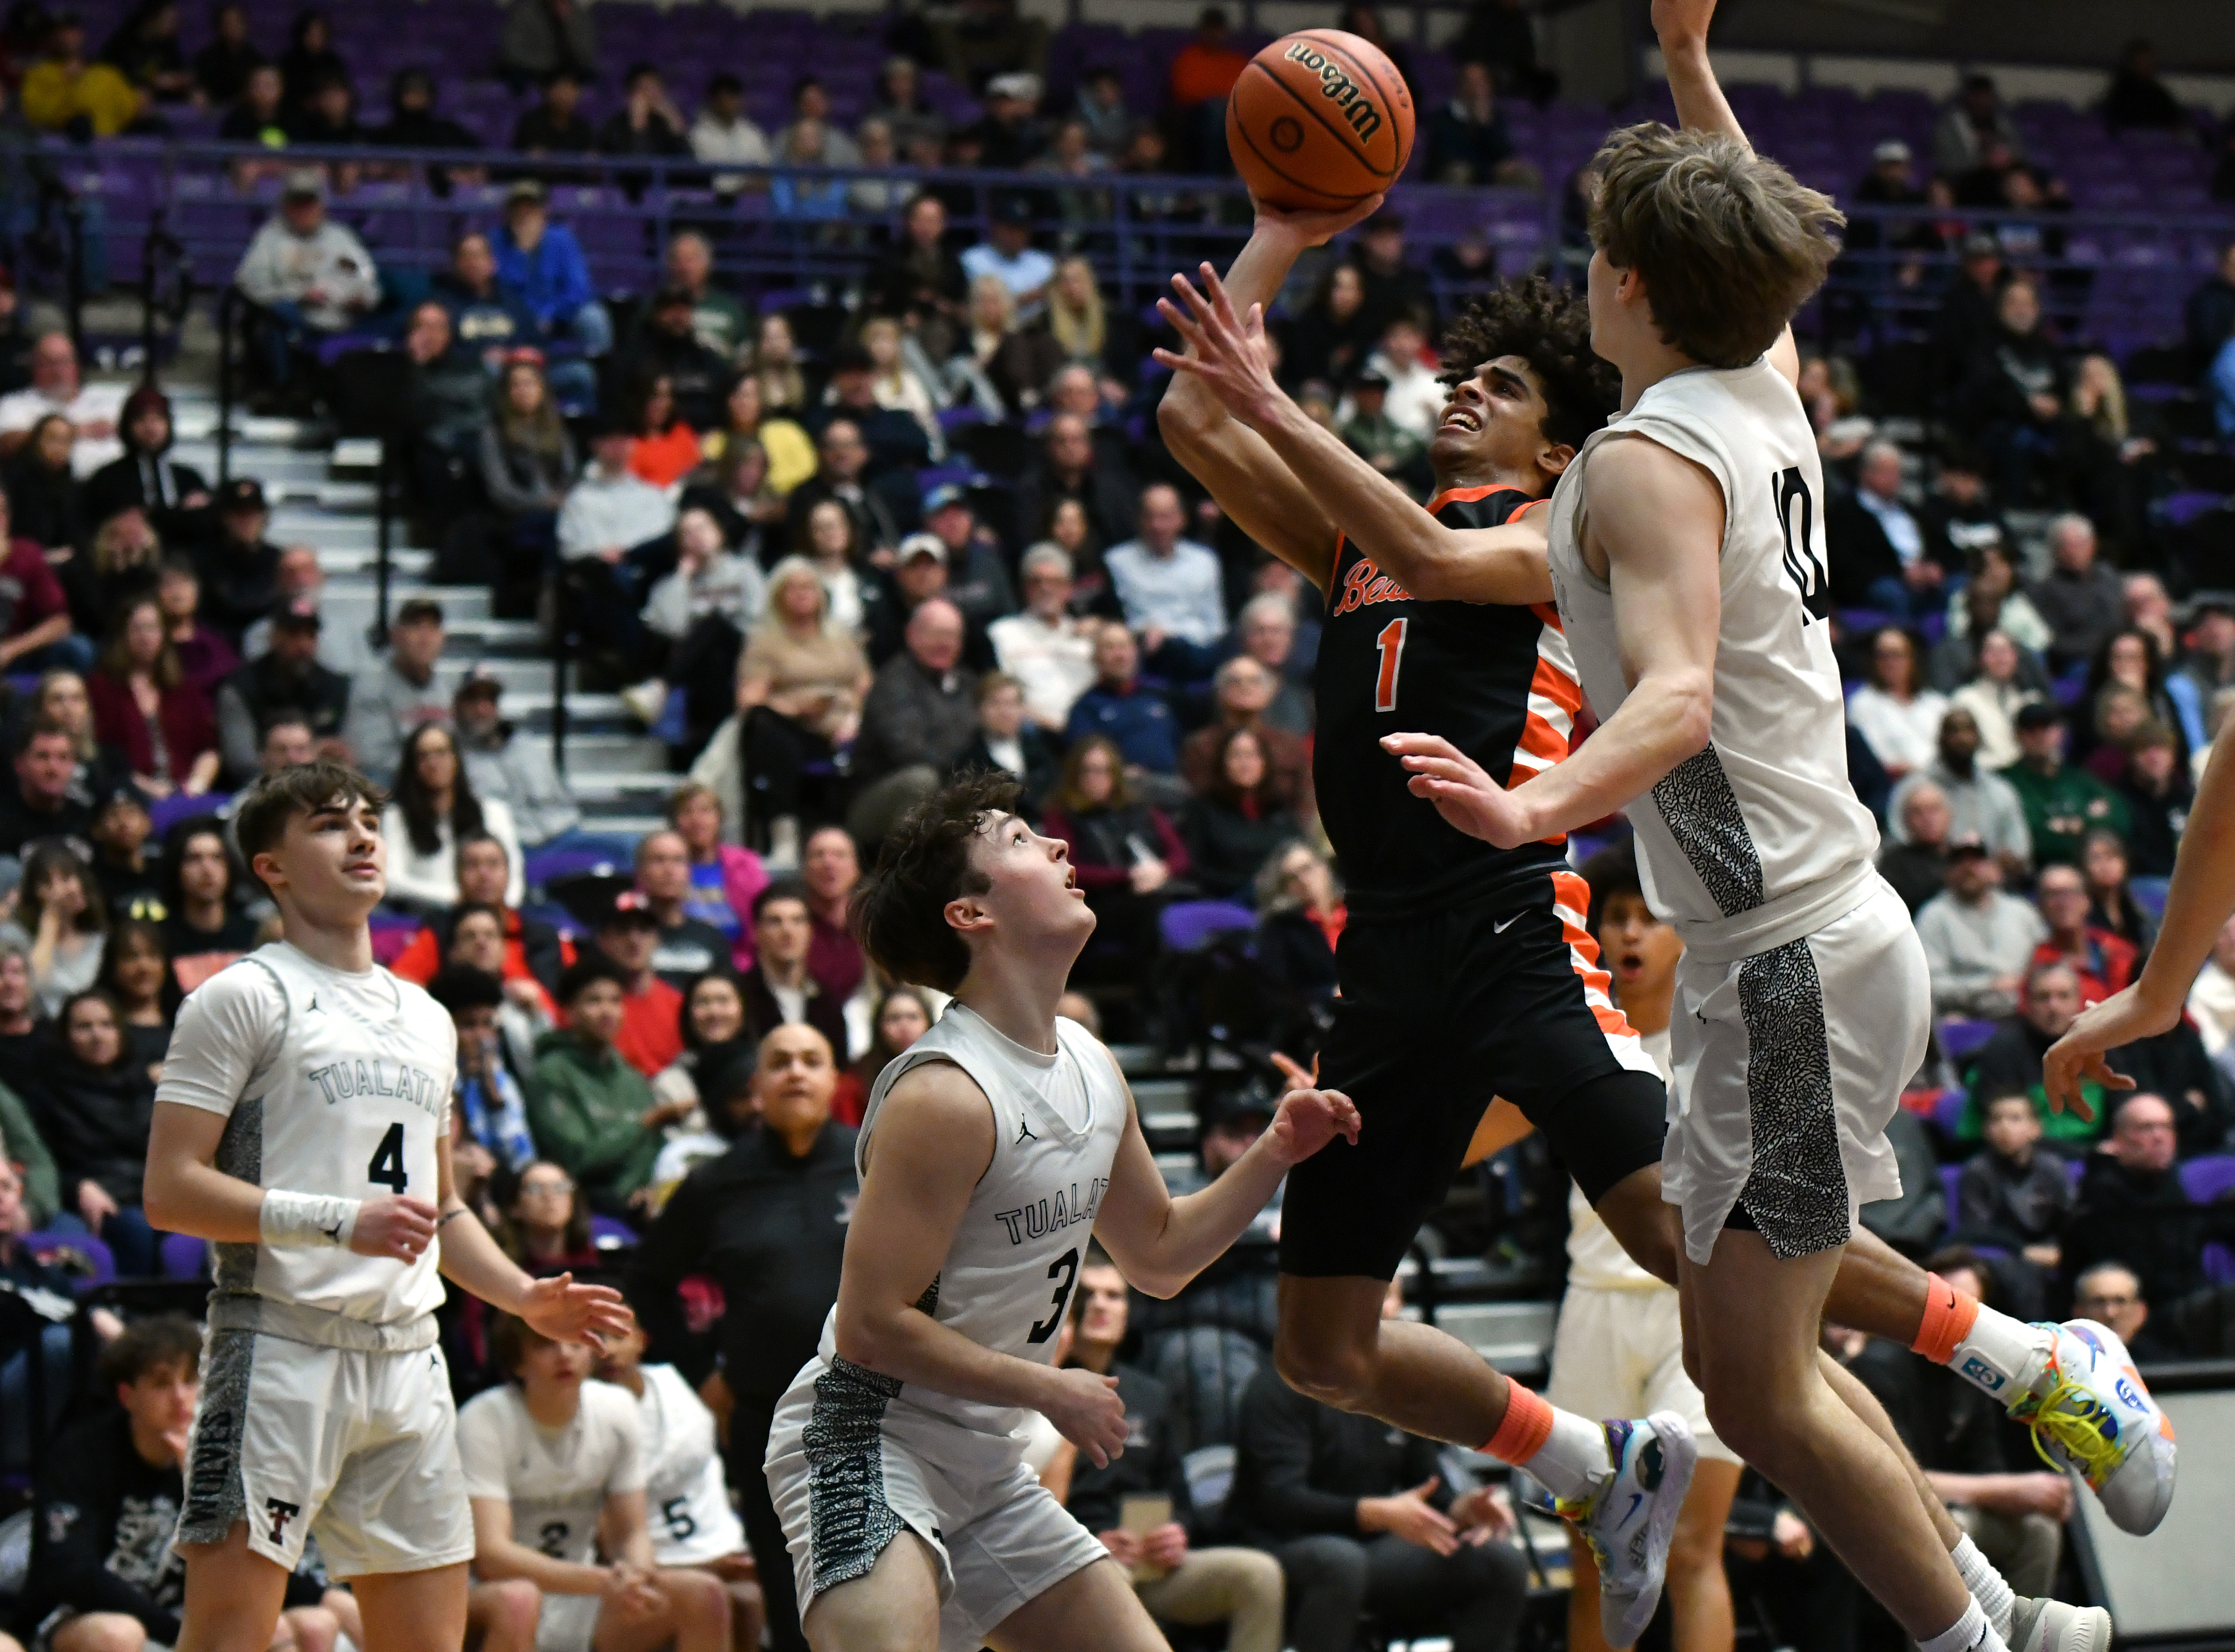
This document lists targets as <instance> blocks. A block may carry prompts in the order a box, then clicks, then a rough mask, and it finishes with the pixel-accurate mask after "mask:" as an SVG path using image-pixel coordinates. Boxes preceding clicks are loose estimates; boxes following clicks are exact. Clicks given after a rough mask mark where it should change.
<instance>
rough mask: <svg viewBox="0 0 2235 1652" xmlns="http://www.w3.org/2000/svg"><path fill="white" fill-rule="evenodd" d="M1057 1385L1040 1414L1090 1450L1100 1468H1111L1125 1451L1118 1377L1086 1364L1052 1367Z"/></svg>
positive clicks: (1079, 1445)
mask: <svg viewBox="0 0 2235 1652" xmlns="http://www.w3.org/2000/svg"><path fill="white" fill-rule="evenodd" d="M1048 1375H1049V1376H1050V1377H1052V1378H1053V1379H1054V1389H1053V1392H1052V1393H1050V1395H1049V1396H1048V1399H1047V1400H1046V1402H1045V1404H1043V1405H1042V1406H1040V1415H1042V1416H1043V1417H1045V1418H1046V1419H1048V1420H1049V1421H1050V1422H1052V1423H1053V1424H1054V1425H1055V1430H1056V1432H1058V1433H1059V1434H1061V1435H1062V1436H1063V1437H1064V1438H1065V1439H1067V1440H1069V1441H1070V1442H1071V1443H1072V1445H1074V1446H1078V1449H1079V1450H1080V1451H1082V1452H1085V1453H1086V1455H1087V1457H1088V1458H1089V1459H1091V1460H1092V1462H1093V1464H1094V1466H1095V1467H1097V1468H1108V1467H1109V1466H1110V1462H1111V1459H1112V1458H1117V1457H1123V1456H1124V1454H1125V1402H1124V1400H1120V1399H1119V1398H1118V1379H1117V1378H1115V1377H1104V1376H1099V1375H1098V1374H1096V1373H1094V1372H1091V1371H1089V1370H1088V1369H1086V1367H1084V1366H1076V1365H1074V1366H1065V1367H1063V1368H1062V1369H1061V1370H1058V1371H1051V1372H1049V1373H1048Z"/></svg>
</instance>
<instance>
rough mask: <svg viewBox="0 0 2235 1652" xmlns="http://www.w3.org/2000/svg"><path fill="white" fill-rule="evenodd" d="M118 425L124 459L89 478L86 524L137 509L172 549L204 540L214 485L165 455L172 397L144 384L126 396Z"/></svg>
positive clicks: (169, 442)
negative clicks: (212, 486)
mask: <svg viewBox="0 0 2235 1652" xmlns="http://www.w3.org/2000/svg"><path fill="white" fill-rule="evenodd" d="M116 423H117V430H118V433H119V434H120V435H121V437H122V438H123V443H124V456H123V457H121V458H120V459H114V460H111V461H110V462H108V464H105V465H103V466H102V468H101V469H98V470H96V471H95V472H94V473H93V475H91V476H89V477H88V478H87V480H86V484H85V493H84V495H83V498H82V508H83V509H84V512H85V516H86V520H87V521H92V522H104V521H108V519H109V518H110V517H111V516H114V515H115V514H116V513H117V512H118V511H120V510H128V509H130V508H132V507H134V506H135V505H136V506H138V507H139V508H141V509H142V510H144V511H146V512H147V520H148V521H149V523H150V524H152V525H153V527H154V529H155V531H156V532H157V533H158V534H161V535H162V537H163V541H164V542H165V543H166V544H167V545H171V546H180V545H182V544H185V543H186V542H187V541H192V540H194V539H198V538H200V537H201V536H202V535H203V534H206V532H207V531H208V521H207V516H208V511H209V506H210V485H209V482H208V481H207V480H206V478H205V477H204V476H203V475H202V473H201V472H200V471H199V470H197V469H194V468H193V466H192V465H187V464H180V462H178V461H177V460H175V459H170V458H167V457H165V455H167V453H169V452H170V450H171V445H172V440H173V437H174V434H175V433H174V430H173V429H172V423H171V400H170V397H167V396H165V395H164V394H163V392H162V391H161V390H157V389H156V388H155V387H154V385H153V384H142V385H141V387H140V388H139V389H138V390H134V391H133V392H132V394H131V395H129V396H128V397H125V398H124V410H123V412H122V414H121V416H119V417H118V419H117V422H116Z"/></svg>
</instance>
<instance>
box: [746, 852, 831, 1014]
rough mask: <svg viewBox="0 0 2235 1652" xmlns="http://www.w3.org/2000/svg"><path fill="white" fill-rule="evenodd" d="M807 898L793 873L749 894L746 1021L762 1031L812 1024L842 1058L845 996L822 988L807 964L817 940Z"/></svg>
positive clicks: (801, 884)
mask: <svg viewBox="0 0 2235 1652" xmlns="http://www.w3.org/2000/svg"><path fill="white" fill-rule="evenodd" d="M809 898H810V897H809V892H808V888H807V886H806V885H805V884H804V883H803V882H800V881H799V880H798V879H796V878H783V879H780V880H778V881H777V882H774V883H771V884H770V885H769V886H768V888H765V889H763V890H762V891H761V892H760V893H759V894H758V895H755V896H754V897H753V967H751V968H750V969H749V970H747V971H746V972H745V973H744V977H743V978H742V980H743V987H744V997H745V1020H746V1023H747V1025H749V1026H751V1027H752V1028H753V1029H754V1030H755V1032H757V1033H761V1034H766V1033H772V1032H774V1031H775V1030H776V1029H777V1027H779V1026H811V1027H813V1028H814V1029H815V1030H816V1032H818V1033H821V1034H822V1035H823V1038H824V1039H827V1040H829V1045H830V1048H831V1049H832V1051H833V1052H836V1054H837V1055H838V1056H839V1057H840V1059H843V1057H844V1054H845V1051H846V1042H847V1039H846V1006H845V1000H843V999H842V998H840V997H838V996H837V994H836V993H830V992H828V991H826V990H825V989H824V988H823V984H822V982H820V981H818V980H816V978H815V975H814V973H813V971H812V970H810V969H809V967H808V964H809V959H808V954H809V951H810V950H811V949H812V947H813V946H814V943H815V927H814V922H813V916H812V913H811V911H810V908H809V904H808V902H809Z"/></svg>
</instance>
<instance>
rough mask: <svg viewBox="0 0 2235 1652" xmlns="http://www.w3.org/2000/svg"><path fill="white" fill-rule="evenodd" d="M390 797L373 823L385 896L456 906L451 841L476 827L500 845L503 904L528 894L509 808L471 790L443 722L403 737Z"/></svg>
mask: <svg viewBox="0 0 2235 1652" xmlns="http://www.w3.org/2000/svg"><path fill="white" fill-rule="evenodd" d="M390 799H391V801H390V803H389V805H388V807H387V808H386V809H385V810H383V811H382V814H381V818H380V830H381V836H383V837H384V838H386V839H387V840H388V898H389V899H390V901H396V902H398V903H399V904H402V905H405V906H410V907H413V908H417V909H419V910H422V911H434V910H437V909H439V908H443V907H450V906H456V904H457V903H458V867H457V845H458V843H459V842H461V841H462V840H463V839H464V838H467V837H469V836H474V835H475V834H477V833H482V832H486V833H488V835H489V836H492V837H494V838H495V839H496V840H497V842H500V843H501V844H503V845H504V853H505V861H506V864H507V866H508V874H507V878H506V887H505V892H504V900H505V904H506V905H507V906H508V907H516V906H518V905H519V904H520V903H521V901H523V900H524V899H526V898H527V894H528V890H527V884H526V880H525V879H524V878H523V877H522V876H521V858H520V834H519V832H518V831H517V830H516V829H515V827H514V825H513V821H512V810H510V809H508V808H507V807H506V806H505V805H504V804H502V803H499V802H497V801H496V800H495V798H489V799H487V800H486V801H485V800H483V799H482V798H480V797H478V796H475V794H474V788H473V783H472V781H470V780H469V779H468V778H467V777H466V771H465V765H464V764H462V762H461V761H460V760H459V757H458V740H457V736H456V734H455V733H454V732H452V731H451V730H450V728H449V724H444V723H423V724H420V725H419V726H418V727H417V728H416V729H414V730H412V731H410V733H409V734H408V735H406V736H405V737H404V738H403V748H402V750H401V751H400V752H399V753H398V755H397V764H396V782H395V786H394V789H393V790H392V791H391V792H390Z"/></svg>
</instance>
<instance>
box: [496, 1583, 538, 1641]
mask: <svg viewBox="0 0 2235 1652" xmlns="http://www.w3.org/2000/svg"><path fill="white" fill-rule="evenodd" d="M482 1590H483V1591H485V1593H486V1596H487V1600H488V1620H489V1629H490V1632H491V1633H492V1634H498V1633H501V1634H503V1635H505V1636H508V1637H510V1638H511V1639H512V1640H513V1641H514V1642H515V1643H517V1644H521V1645H525V1644H526V1643H527V1642H528V1640H530V1639H533V1638H534V1634H535V1625H536V1621H537V1620H538V1619H539V1618H541V1616H543V1591H542V1590H540V1589H538V1588H537V1587H536V1586H535V1585H534V1583H529V1582H528V1579H526V1578H525V1577H508V1578H505V1579H504V1580H503V1581H502V1582H501V1583H484V1584H482Z"/></svg>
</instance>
